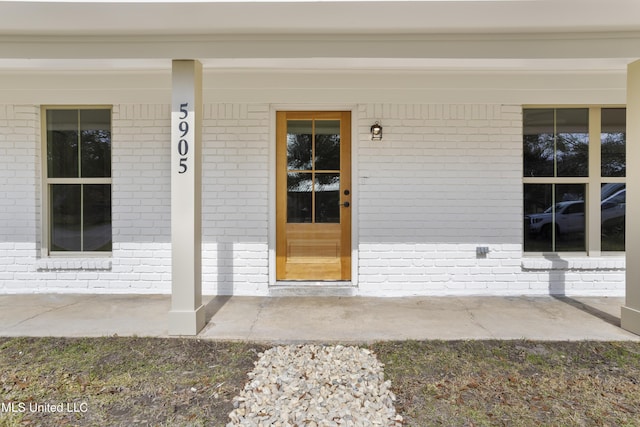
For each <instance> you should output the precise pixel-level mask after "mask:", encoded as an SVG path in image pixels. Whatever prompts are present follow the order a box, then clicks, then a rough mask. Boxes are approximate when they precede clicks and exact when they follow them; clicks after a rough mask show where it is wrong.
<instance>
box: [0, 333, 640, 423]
mask: <svg viewBox="0 0 640 427" xmlns="http://www.w3.org/2000/svg"><path fill="white" fill-rule="evenodd" d="M368 347H369V348H370V349H372V350H373V351H374V352H375V353H376V355H377V357H378V359H380V361H382V362H383V363H385V374H386V376H387V378H388V379H390V380H391V381H392V387H393V390H394V392H395V393H396V395H397V397H398V400H397V402H396V408H397V410H398V412H399V413H400V414H402V415H403V416H404V418H405V421H406V424H407V425H410V426H418V427H422V426H432V425H436V426H437V425H445V426H452V425H455V426H538V425H548V426H558V425H562V426H637V425H640V421H638V420H640V343H631V342H629V343H627V342H624V343H621V342H611V343H608V342H532V341H427V342H417V341H403V342H389V343H376V344H372V345H370V346H368ZM265 349H266V347H265V346H262V345H258V344H251V343H228V342H212V341H202V340H196V339H154V338H118V337H105V338H86V339H66V338H62V339H61V338H0V403H1V404H2V405H3V406H2V408H0V409H1V412H0V426H25V425H26V426H29V425H33V426H36V425H37V426H40V425H43V426H48V425H56V426H64V425H69V426H71V425H74V426H75V425H78V426H94V425H95V426H102V425H110V426H135V425H141V426H151V425H153V426H223V425H225V424H226V423H227V421H228V414H229V412H231V410H232V402H231V399H232V398H233V396H235V395H237V394H238V393H239V392H240V390H241V389H242V387H243V386H244V384H245V382H246V380H247V376H246V374H247V372H248V371H249V370H251V369H252V368H253V361H255V360H256V359H257V357H258V353H259V352H261V351H264V350H265ZM11 403H13V404H14V406H13V407H11V406H10V404H11ZM20 403H22V404H23V405H24V409H25V410H24V411H21V410H20V409H21V408H20V406H19V404H20ZM38 404H39V405H45V404H49V405H51V406H56V405H60V404H63V408H62V409H63V410H64V412H63V413H53V412H51V411H43V410H36V411H34V412H31V410H30V405H38ZM67 404H68V405H67ZM51 406H50V407H49V409H51ZM11 408H13V409H14V410H15V411H16V412H11V411H10V409H11ZM36 409H37V408H36ZM40 409H42V408H40ZM74 410H75V411H76V412H73V411H74Z"/></svg>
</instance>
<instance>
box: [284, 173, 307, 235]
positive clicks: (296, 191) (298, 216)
mask: <svg viewBox="0 0 640 427" xmlns="http://www.w3.org/2000/svg"><path fill="white" fill-rule="evenodd" d="M311 178H312V174H311V173H291V172H290V173H288V174H287V222H288V223H301V222H312V220H313V218H312V212H313V206H312V196H313V181H312V180H311Z"/></svg>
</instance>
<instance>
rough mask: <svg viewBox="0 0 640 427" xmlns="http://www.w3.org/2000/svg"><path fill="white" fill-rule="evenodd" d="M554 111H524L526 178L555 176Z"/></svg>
mask: <svg viewBox="0 0 640 427" xmlns="http://www.w3.org/2000/svg"><path fill="white" fill-rule="evenodd" d="M553 117H554V110H553V109H535V110H524V112H523V127H524V129H523V132H524V139H523V142H524V147H523V148H524V176H525V177H530V176H553V158H554V141H553V135H554V127H553Z"/></svg>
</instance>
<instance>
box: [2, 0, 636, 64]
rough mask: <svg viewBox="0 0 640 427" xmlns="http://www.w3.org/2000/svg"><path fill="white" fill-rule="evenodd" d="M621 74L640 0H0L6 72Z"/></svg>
mask: <svg viewBox="0 0 640 427" xmlns="http://www.w3.org/2000/svg"><path fill="white" fill-rule="evenodd" d="M177 58H196V59H199V60H201V61H202V63H203V65H204V66H205V68H208V69H237V68H239V69H252V68H266V69H286V70H291V69H314V70H318V69H320V70H323V69H341V70H351V69H353V70H361V69H368V70H372V69H373V70H376V69H381V70H389V69H394V70H395V69H397V70H507V71H517V70H525V71H532V70H533V71H567V70H571V71H574V70H589V71H624V70H626V65H627V64H628V63H630V62H632V61H634V60H636V59H638V58H640V1H637V0H422V1H419V0H413V1H411V0H409V1H375V0H373V1H360V0H333V1H323V0H289V1H287V0H285V1H268V0H254V1H245V0H235V1H234V0H227V1H202V0H191V1H189V2H181V1H174V0H159V1H158V0H156V1H148V0H137V1H130V0H116V1H109V2H107V1H92V0H66V1H57V0H40V1H33V0H18V1H4V0H0V70H9V71H11V70H123V69H124V70H168V69H170V60H171V59H177Z"/></svg>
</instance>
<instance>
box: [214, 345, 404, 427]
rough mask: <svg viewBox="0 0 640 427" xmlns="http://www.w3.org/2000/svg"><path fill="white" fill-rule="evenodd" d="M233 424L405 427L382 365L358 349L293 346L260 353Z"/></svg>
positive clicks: (236, 403) (238, 400)
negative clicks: (402, 426) (397, 412)
mask: <svg viewBox="0 0 640 427" xmlns="http://www.w3.org/2000/svg"><path fill="white" fill-rule="evenodd" d="M260 356H261V357H260V359H258V361H257V362H255V368H254V369H253V371H251V372H249V374H248V376H249V382H248V383H247V384H246V385H245V387H244V390H243V391H242V392H241V393H240V395H239V396H237V397H235V398H234V400H233V404H234V408H235V409H234V410H233V411H232V412H231V413H230V414H229V418H230V419H231V422H230V423H228V424H227V427H231V426H265V427H266V426H281V427H287V426H288V427H294V426H300V427H302V426H306V427H311V426H323V427H324V426H327V427H328V426H401V425H402V416H400V415H397V414H396V410H395V407H394V406H393V402H394V400H395V395H394V394H393V393H392V392H391V390H389V388H390V386H391V382H390V381H385V380H384V372H383V365H382V364H381V363H380V362H378V360H377V359H376V358H375V356H374V355H373V354H372V353H371V352H370V351H369V350H366V349H362V348H358V347H345V346H342V345H337V346H320V345H290V346H278V347H274V348H271V349H269V350H267V351H265V352H264V353H262V354H261V355H260Z"/></svg>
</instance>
